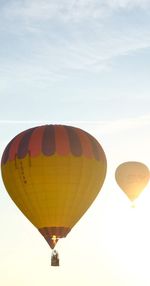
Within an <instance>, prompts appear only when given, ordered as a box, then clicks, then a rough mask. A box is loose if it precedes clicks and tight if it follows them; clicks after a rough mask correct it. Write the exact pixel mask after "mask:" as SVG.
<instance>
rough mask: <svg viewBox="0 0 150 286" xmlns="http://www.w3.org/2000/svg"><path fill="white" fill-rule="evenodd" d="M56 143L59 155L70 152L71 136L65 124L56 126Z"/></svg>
mask: <svg viewBox="0 0 150 286" xmlns="http://www.w3.org/2000/svg"><path fill="white" fill-rule="evenodd" d="M55 144H56V153H57V154H58V155H61V156H65V155H68V154H69V153H70V146H69V138H68V134H67V131H66V129H65V128H64V126H61V125H56V126H55Z"/></svg>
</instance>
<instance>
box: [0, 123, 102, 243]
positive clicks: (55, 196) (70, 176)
mask: <svg viewBox="0 0 150 286" xmlns="http://www.w3.org/2000/svg"><path fill="white" fill-rule="evenodd" d="M106 167H107V163H106V156H105V153H104V151H103V149H102V147H101V145H100V144H99V143H98V141H97V140H96V139H95V138H94V137H93V136H91V135H90V134H89V133H87V132H85V131H83V130H81V129H79V128H75V127H71V126H65V125H44V126H38V127H35V128H31V129H28V130H25V131H23V132H21V133H20V134H18V135H17V136H16V137H15V138H13V139H12V140H11V142H10V143H9V144H8V145H7V147H6V149H5V150H4V153H3V156H2V161H1V170H2V178H3V181H4V184H5V187H6V190H7V191H8V193H9V195H10V197H11V198H12V200H13V201H14V202H15V204H16V205H17V206H18V208H19V209H20V210H21V211H22V212H23V214H24V215H25V216H26V217H27V218H28V219H29V220H30V221H31V222H32V224H33V225H34V226H35V227H36V228H37V229H38V230H39V231H40V233H41V234H42V235H43V236H44V238H45V239H46V241H47V242H48V244H49V245H50V247H51V248H54V246H55V244H56V242H57V240H58V239H59V238H62V237H65V236H66V235H67V234H68V233H69V231H70V230H71V229H72V227H73V226H74V225H75V224H76V223H77V221H78V220H79V219H80V218H81V217H82V215H83V214H84V213H85V212H86V210H87V209H88V208H89V206H90V205H91V204H92V202H93V201H94V199H95V198H96V196H97V194H98V193H99V191H100V189H101V187H102V185H103V182H104V179H105V176H106Z"/></svg>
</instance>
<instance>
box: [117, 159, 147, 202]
mask: <svg viewBox="0 0 150 286" xmlns="http://www.w3.org/2000/svg"><path fill="white" fill-rule="evenodd" d="M115 178H116V181H117V183H118V185H119V187H120V188H121V189H122V190H123V191H124V193H125V194H126V195H127V197H128V198H129V199H130V200H131V201H132V202H133V201H134V200H135V199H136V198H137V197H138V196H139V195H140V193H141V192H142V191H143V190H144V188H145V187H146V185H147V184H148V181H149V178H150V172H149V169H148V167H147V166H146V165H145V164H143V163H141V162H134V161H133V162H132V161H129V162H124V163H122V164H120V165H119V166H118V167H117V169H116V172H115Z"/></svg>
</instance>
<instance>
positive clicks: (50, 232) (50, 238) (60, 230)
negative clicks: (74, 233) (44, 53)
mask: <svg viewBox="0 0 150 286" xmlns="http://www.w3.org/2000/svg"><path fill="white" fill-rule="evenodd" d="M70 230H71V228H69V227H43V228H39V232H40V233H41V234H42V235H43V236H44V238H45V240H46V241H47V243H48V244H49V246H50V247H51V248H52V249H53V248H54V247H55V245H56V244H57V242H58V240H59V239H60V238H63V237H66V236H67V234H68V233H69V231H70Z"/></svg>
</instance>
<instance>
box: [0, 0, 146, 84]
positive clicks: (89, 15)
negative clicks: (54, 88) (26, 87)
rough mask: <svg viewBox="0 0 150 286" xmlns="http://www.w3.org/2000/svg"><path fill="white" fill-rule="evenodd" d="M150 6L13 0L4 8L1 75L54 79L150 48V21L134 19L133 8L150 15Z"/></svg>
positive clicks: (128, 0) (120, 1) (108, 0)
mask: <svg viewBox="0 0 150 286" xmlns="http://www.w3.org/2000/svg"><path fill="white" fill-rule="evenodd" d="M149 6H150V1H148V0H147V1H146V0H143V1H138V0H105V1H104V0H99V1H97V0H79V1H74V0H72V1H71V0H62V1H60V0H55V1H54V0H52V1H48V0H43V1H42V0H30V1H29V0H26V1H21V2H19V1H8V2H7V3H5V4H4V5H3V6H2V9H1V20H0V22H1V28H0V31H1V33H2V36H3V37H2V38H4V42H3V47H4V50H3V51H2V53H1V58H0V60H1V74H2V77H1V78H4V79H6V80H10V79H11V78H13V80H15V79H16V80H22V81H27V80H28V81H29V80H37V81H40V80H43V81H44V80H45V81H47V82H48V81H52V82H53V81H60V80H64V79H65V78H66V77H68V76H69V74H70V75H72V73H78V72H82V73H85V72H88V73H91V72H92V73H93V72H96V73H97V72H98V73H99V72H101V71H107V70H109V69H110V68H111V65H112V61H113V60H114V59H115V58H116V57H118V56H123V55H127V54H129V53H131V52H134V51H136V50H139V49H143V48H147V47H150V21H149V22H146V23H141V21H137V20H138V18H137V20H136V18H135V20H133V19H132V18H134V17H136V16H135V15H134V14H133V15H132V9H133V8H135V7H136V8H138V9H139V11H140V12H138V13H147V10H146V9H145V8H148V7H149ZM140 9H141V10H140ZM144 9H145V10H144ZM119 13H122V14H121V15H122V16H123V17H122V20H121V24H119V25H118V21H120V18H118V17H119V15H120V14H119ZM128 13H129V14H128ZM142 15H143V14H142ZM138 17H140V16H139V15H138ZM145 17H147V18H148V16H147V14H145ZM117 19H118V20H117ZM10 35H12V37H13V45H14V46H13V48H12V49H11V50H9V51H8V45H9V41H10V40H9V39H11V36H10ZM1 49H2V48H1Z"/></svg>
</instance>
